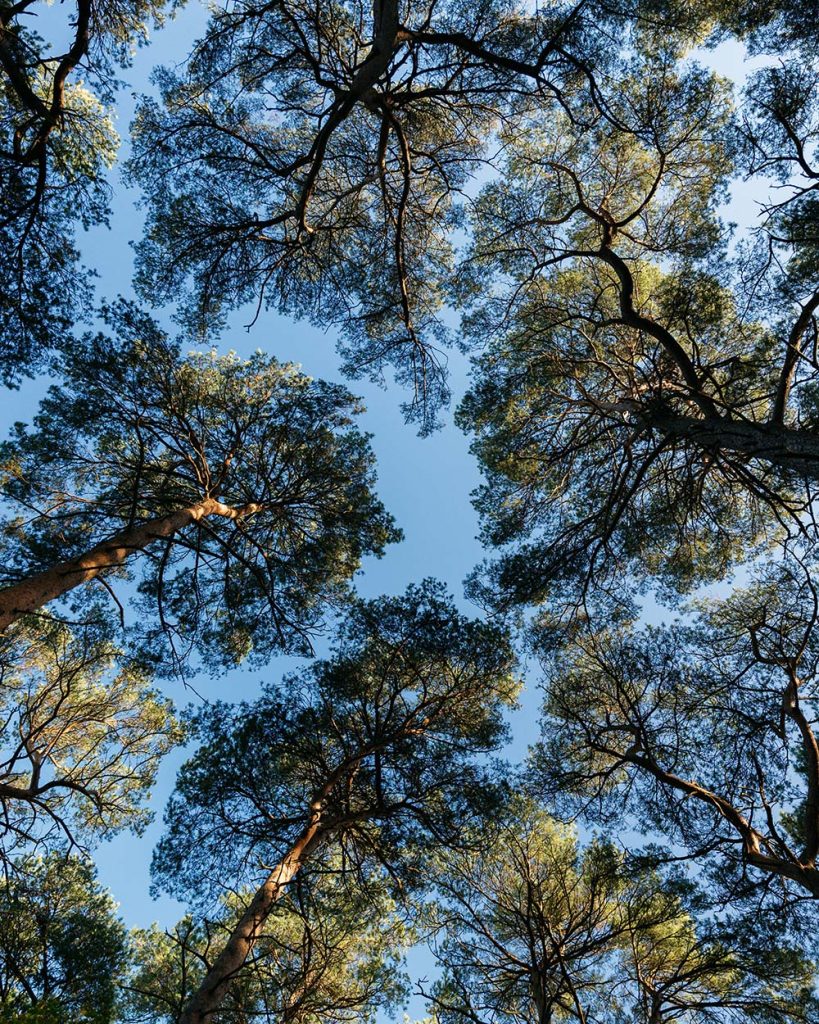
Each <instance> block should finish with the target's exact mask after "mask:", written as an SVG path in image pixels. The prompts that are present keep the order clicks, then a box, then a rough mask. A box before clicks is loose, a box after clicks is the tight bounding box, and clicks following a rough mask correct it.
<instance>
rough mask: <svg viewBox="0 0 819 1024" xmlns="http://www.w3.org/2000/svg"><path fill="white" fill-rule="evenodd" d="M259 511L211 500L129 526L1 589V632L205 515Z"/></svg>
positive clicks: (231, 515) (233, 515) (237, 515)
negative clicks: (86, 549) (69, 557)
mask: <svg viewBox="0 0 819 1024" xmlns="http://www.w3.org/2000/svg"><path fill="white" fill-rule="evenodd" d="M258 510H259V507H258V506H255V505H254V506H246V507H245V508H242V509H234V508H230V507H229V506H228V505H223V504H222V503H221V502H219V501H216V500H214V499H213V498H206V499H205V500H203V501H201V502H198V503H197V504H195V505H190V506H188V507H187V508H182V509H179V510H178V511H176V512H171V513H170V514H169V515H166V516H161V517H159V518H157V519H150V520H148V521H147V522H143V523H140V524H139V525H137V526H131V527H128V528H127V529H125V530H121V531H120V532H119V533H117V534H115V535H114V536H113V537H111V538H110V540H106V541H103V542H102V543H101V544H97V545H96V546H95V547H93V548H91V550H90V551H87V552H86V553H85V554H84V555H80V556H79V557H77V558H72V559H69V560H68V561H67V562H58V563H57V565H54V566H52V567H51V568H50V569H46V570H44V571H43V572H40V573H37V574H36V575H35V576H30V577H28V579H24V580H21V581H20V582H19V583H15V584H13V585H12V586H10V587H5V588H4V589H3V590H0V632H3V631H4V630H6V629H8V627H9V626H10V625H11V624H12V623H13V622H16V621H17V619H19V618H20V617H21V616H23V615H27V614H29V613H30V612H34V611H36V610H37V609H38V608H42V606H43V605H45V604H48V602H49V601H53V600H55V599H56V598H58V597H61V596H62V595H63V594H65V593H67V592H68V591H69V590H72V589H73V588H74V587H76V586H79V584H80V583H85V582H87V581H88V580H92V579H94V578H95V577H96V576H99V574H100V573H101V572H103V571H104V570H105V569H112V568H116V567H117V566H121V565H123V564H124V563H125V562H126V561H127V559H128V558H129V557H130V556H131V555H132V554H134V552H137V551H144V550H145V548H147V547H148V546H149V545H150V544H152V543H153V542H154V541H157V540H167V539H168V538H169V537H172V536H173V535H174V534H175V533H178V532H179V531H180V530H182V529H184V527H186V526H190V525H191V524H192V523H196V522H198V521H199V520H200V519H204V518H206V517H207V516H214V515H215V516H223V517H225V518H228V519H240V518H243V517H244V516H246V515H249V514H251V513H252V512H256V511H258Z"/></svg>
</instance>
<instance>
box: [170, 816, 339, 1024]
mask: <svg viewBox="0 0 819 1024" xmlns="http://www.w3.org/2000/svg"><path fill="white" fill-rule="evenodd" d="M322 839H323V834H322V832H321V830H320V828H319V823H318V821H317V820H315V818H314V820H313V821H312V822H311V823H310V825H308V826H307V828H305V830H304V831H303V832H302V834H301V835H300V836H299V838H298V840H297V841H296V842H295V843H294V844H293V846H292V847H291V849H290V852H289V853H288V854H287V856H286V857H285V858H284V860H283V861H282V862H281V863H280V864H277V865H276V867H275V868H273V870H272V871H271V872H270V874H269V875H268V876H267V878H266V879H265V880H264V882H263V883H262V885H261V886H260V888H259V889H258V891H257V892H256V895H255V896H254V897H253V900H252V901H251V903H250V906H249V907H248V908H247V910H246V911H245V912H244V914H242V916H241V918H240V919H239V922H238V924H237V925H236V927H235V928H234V929H233V931H232V932H231V935H230V938H229V939H228V941H227V944H226V945H225V948H224V949H223V950H222V952H221V953H220V954H219V956H218V957H217V958H216V960H214V962H213V965H212V966H211V968H210V970H209V971H208V973H207V974H206V975H205V977H204V979H203V980H202V983H201V985H200V986H199V988H198V989H197V990H196V991H195V992H194V993H193V995H192V996H191V998H190V999H189V1000H188V1002H187V1004H186V1005H185V1008H184V1009H183V1011H182V1015H181V1017H180V1018H179V1024H210V1020H211V1018H212V1016H213V1014H215V1013H216V1012H217V1011H218V1010H219V1008H220V1006H221V1005H222V1001H223V999H224V998H225V995H226V994H227V990H228V988H229V986H230V983H231V981H232V980H233V979H234V978H235V977H236V975H237V974H238V972H239V971H240V970H241V969H242V967H243V966H244V964H245V961H246V960H247V958H248V956H249V955H250V953H251V951H252V949H253V946H254V945H255V943H256V940H257V939H258V937H259V933H260V932H261V930H262V928H263V927H264V923H265V921H266V920H267V918H268V916H269V914H270V911H271V910H272V909H273V905H274V904H275V903H276V901H277V900H278V899H279V897H280V896H281V895H282V893H283V892H284V889H285V887H286V886H287V884H288V883H289V882H290V881H292V879H293V878H294V877H295V876H296V875H297V874H298V871H299V869H300V868H301V866H302V865H303V864H304V862H305V861H306V860H307V859H308V858H309V857H310V855H311V854H312V853H313V852H314V851H315V850H316V849H317V848H318V847H319V846H320V845H321V842H322Z"/></svg>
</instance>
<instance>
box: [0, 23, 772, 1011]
mask: <svg viewBox="0 0 819 1024" xmlns="http://www.w3.org/2000/svg"><path fill="white" fill-rule="evenodd" d="M204 24H205V14H204V9H203V8H202V6H201V5H199V4H198V3H195V4H192V5H189V6H188V7H186V8H185V9H183V10H182V11H181V12H180V13H179V14H178V16H177V17H176V19H174V20H173V21H172V22H170V23H169V25H168V26H166V27H165V28H164V29H162V30H161V31H159V32H158V33H157V34H156V38H155V40H153V41H152V42H151V45H149V46H147V47H144V48H141V49H140V50H139V51H138V52H137V53H136V55H135V59H134V65H133V67H132V68H131V69H130V70H128V71H127V72H125V74H124V76H123V77H124V78H125V79H126V81H127V87H126V88H125V89H124V90H123V91H122V93H121V96H120V104H119V118H118V122H117V127H118V130H119V131H120V133H121V134H122V136H123V149H122V153H121V156H122V157H123V158H124V157H127V155H128V145H127V134H128V123H129V121H130V118H131V116H132V113H133V108H134V98H133V97H134V94H135V93H138V92H144V91H147V90H148V89H149V88H150V86H149V81H148V79H149V73H150V69H151V68H152V67H154V66H156V65H157V64H163V63H164V64H175V63H180V62H181V61H183V60H184V58H185V56H186V54H187V52H188V50H189V49H190V45H191V43H192V42H193V40H194V38H195V37H196V36H198V35H199V34H200V32H201V30H202V28H203V27H204ZM703 56H704V58H705V61H706V62H707V63H709V64H710V65H711V66H713V67H714V68H715V69H716V70H718V71H719V72H721V73H722V74H726V75H728V76H729V77H732V78H734V79H735V80H738V81H741V79H742V77H743V76H744V72H745V71H746V70H747V68H746V67H744V66H743V53H742V50H741V48H740V47H739V46H737V45H735V44H731V45H724V46H722V47H720V48H719V49H718V50H716V51H713V52H711V53H708V54H704V55H703ZM111 183H112V187H113V190H114V191H113V202H112V205H113V217H112V219H111V225H110V228H105V227H101V228H96V229H94V230H93V231H91V232H90V233H88V234H87V235H85V236H84V237H83V238H81V240H80V241H81V245H82V249H83V252H84V256H85V260H86V262H87V263H88V264H89V265H90V266H92V267H94V268H95V269H96V270H97V271H98V273H99V275H100V276H99V280H98V284H97V294H98V297H99V298H113V297H114V296H115V295H117V294H124V295H129V294H131V289H130V279H131V273H132V251H131V249H130V247H129V244H128V243H129V240H133V239H135V238H138V237H139V234H140V226H141V217H140V214H139V213H138V211H136V210H135V208H134V201H135V199H136V195H135V194H134V193H133V192H129V191H128V190H126V189H125V188H124V187H123V185H122V183H121V181H120V180H119V172H118V170H117V169H116V168H115V169H114V172H113V174H112V177H111ZM727 212H728V216H729V218H730V219H732V220H735V221H739V222H740V223H742V222H745V223H747V222H748V221H749V220H750V219H751V218H752V217H753V215H754V213H755V212H756V207H755V204H754V201H753V199H752V198H751V193H750V191H748V190H744V189H740V190H738V191H735V193H734V195H733V198H732V203H731V205H730V207H729V210H728V211H727ZM248 319H250V317H249V316H245V317H243V316H242V314H241V312H240V313H239V314H237V315H236V316H235V317H234V318H233V320H232V326H231V329H229V330H227V331H226V332H225V333H224V335H223V341H222V344H221V345H220V348H221V349H222V350H227V349H235V350H237V351H238V352H239V353H240V354H249V353H250V352H252V351H253V350H254V349H256V348H262V349H264V350H265V351H268V352H272V353H273V354H275V355H276V356H277V357H278V358H279V359H282V360H290V361H294V362H297V363H299V364H301V366H302V367H303V369H304V371H305V372H307V373H308V374H310V375H311V376H314V377H322V378H324V379H328V380H339V379H341V375H340V373H339V369H338V365H339V360H338V358H337V356H336V353H335V349H334V341H335V339H334V338H333V336H332V335H331V334H328V333H323V332H321V331H318V330H316V329H314V328H312V327H311V326H309V325H308V324H305V323H295V322H293V321H290V320H287V319H284V318H282V317H280V316H277V315H275V314H272V313H266V314H263V315H262V316H261V317H260V318H259V320H258V321H257V323H256V324H255V325H254V327H253V329H252V330H251V331H250V332H248V331H246V330H245V329H244V328H243V326H242V324H243V323H244V322H245V321H246V320H248ZM449 365H450V371H451V375H452V387H453V392H454V396H455V402H454V403H453V407H454V405H456V404H457V400H458V398H459V397H460V395H462V394H463V391H464V390H465V387H466V384H467V374H468V366H467V363H466V360H465V359H464V357H463V356H462V355H461V354H460V353H458V352H456V351H453V352H450V353H449ZM45 386H46V382H44V381H43V380H37V381H32V382H28V383H26V384H24V385H23V387H22V388H21V390H20V391H19V392H14V393H10V394H9V393H7V394H6V395H5V396H4V409H3V416H2V420H3V424H2V425H3V426H5V425H6V424H10V423H11V422H13V421H14V420H15V419H24V420H25V419H28V418H29V417H30V415H31V413H32V412H33V411H34V409H35V407H36V402H37V399H38V397H39V396H40V394H42V392H43V390H44V387H45ZM349 386H350V387H351V389H352V390H353V391H354V392H355V393H356V394H359V395H361V396H362V397H363V398H364V401H365V404H366V407H367V411H366V413H365V414H364V415H363V416H362V417H361V421H360V422H361V426H362V428H363V429H365V430H366V431H368V432H369V433H371V434H372V435H373V439H372V444H373V447H374V449H375V452H376V455H377V459H378V467H379V469H378V491H379V494H380V497H381V498H382V500H383V501H384V503H385V505H386V506H387V508H388V509H389V510H390V511H391V512H392V513H393V515H394V516H395V517H396V519H397V521H398V523H399V525H400V526H401V527H402V529H403V530H404V533H405V541H404V543H403V544H401V545H396V546H393V547H392V548H390V549H389V550H388V552H387V554H386V556H385V557H384V558H383V559H381V560H376V559H368V560H367V562H366V563H365V566H364V570H363V572H362V573H361V575H360V576H359V577H358V580H357V587H358V590H359V592H360V593H361V594H363V595H365V596H374V595H376V594H380V593H399V592H401V591H402V590H403V589H404V588H405V587H406V586H407V584H409V583H410V582H413V581H418V580H420V579H421V578H423V577H425V576H435V577H437V578H439V579H441V580H443V581H445V582H446V583H447V584H448V586H449V588H450V589H451V590H452V592H453V593H454V595H455V597H456V599H457V600H458V602H459V604H460V605H461V606H462V608H463V609H464V610H465V611H470V612H472V613H473V614H478V610H477V609H475V608H470V606H469V605H468V603H467V602H465V601H464V599H463V593H462V584H463V580H464V577H465V576H466V575H467V574H468V573H469V571H470V570H471V569H472V568H473V567H474V566H475V565H476V563H478V562H479V561H480V560H481V559H482V557H483V556H484V552H483V551H482V549H481V546H480V544H479V543H478V541H477V539H476V534H477V532H478V522H477V517H476V515H475V512H474V510H473V508H472V506H471V503H470V493H471V491H472V490H473V489H474V488H475V487H476V486H477V485H478V483H479V474H478V470H477V467H476V465H475V461H474V459H473V458H472V457H471V456H470V454H469V451H468V439H467V438H466V437H464V435H463V434H461V433H460V431H458V430H457V429H456V428H455V427H454V425H453V424H452V421H451V419H452V415H451V410H450V412H449V414H448V416H447V417H446V423H445V425H444V427H443V428H442V429H441V430H439V431H438V432H436V433H435V434H433V435H432V436H431V437H428V438H419V437H418V436H417V435H416V433H415V431H414V428H412V427H410V426H407V425H405V424H404V422H403V420H402V417H401V414H400V409H399V406H400V402H401V400H402V399H403V398H404V397H406V396H404V395H402V393H401V391H400V390H399V389H397V388H395V387H391V388H387V389H380V388H378V387H377V386H375V385H373V384H370V383H367V382H361V381H354V382H351V383H349ZM294 664H296V660H295V659H291V658H281V659H277V660H275V661H274V662H272V663H271V665H270V666H269V668H268V669H267V670H265V671H264V672H262V671H259V670H255V671H250V672H248V671H234V672H232V673H230V674H229V675H227V676H224V677H222V678H219V679H214V680H208V679H196V680H195V685H196V689H197V691H198V692H199V693H202V694H203V695H205V696H212V697H213V696H219V697H220V698H222V699H240V698H242V697H247V696H251V695H252V694H253V693H254V692H255V691H256V689H257V687H258V684H259V682H260V681H261V680H262V679H263V678H265V677H267V678H271V677H277V676H278V675H280V674H281V673H282V672H283V671H286V670H288V669H290V668H292V667H293V666H294ZM527 675H528V677H529V678H528V684H529V685H528V688H527V690H526V691H525V692H524V695H523V701H522V708H521V710H520V711H519V712H518V713H517V714H516V715H515V717H514V722H513V728H514V732H515V740H514V743H513V744H512V746H511V748H510V750H509V752H508V753H509V756H510V757H512V758H518V759H519V758H521V757H523V756H524V754H525V751H526V747H527V745H528V743H530V742H531V741H532V740H533V739H534V738H535V730H536V719H537V706H538V703H539V698H538V694H537V691H536V683H537V679H536V672H535V668H534V667H533V666H529V667H528V671H527ZM167 690H168V692H169V694H170V695H171V696H173V697H174V698H175V699H178V700H179V702H180V703H181V704H184V703H186V702H187V701H188V700H189V699H194V695H193V693H190V692H185V691H184V690H183V688H182V686H181V684H178V683H176V684H168V687H167ZM183 756H184V755H183V753H182V752H181V751H180V752H176V753H174V754H172V755H171V756H169V757H168V759H167V761H166V763H165V765H164V767H163V769H162V771H161V774H160V779H159V784H158V786H157V788H156V791H155V793H154V796H153V800H152V802H153V804H154V806H155V809H156V811H157V818H158V820H157V821H156V822H155V823H154V825H153V826H152V827H151V828H150V829H149V830H148V832H147V834H146V835H145V836H143V837H142V838H135V837H133V836H131V835H129V834H125V835H122V836H120V837H118V838H116V839H115V840H113V841H111V842H109V843H107V844H104V845H103V846H102V847H101V848H99V849H98V850H97V852H96V860H97V863H98V866H99V873H100V878H101V880H102V882H103V883H104V884H105V885H107V886H109V887H110V889H111V890H112V892H113V894H114V896H115V898H116V900H117V901H118V902H119V904H120V908H121V913H122V915H123V917H124V919H125V921H126V923H127V924H128V925H138V926H145V925H148V924H149V923H150V922H151V921H154V920H158V921H159V922H160V923H161V924H162V925H165V926H167V925H170V924H172V923H173V922H174V921H175V920H176V919H177V917H178V916H179V914H180V911H181V909H182V908H181V906H180V905H179V904H176V903H175V901H172V900H169V899H160V900H159V901H153V900H151V898H150V897H149V895H148V887H149V873H148V868H149V863H150V855H151V850H152V847H153V845H154V842H155V840H156V838H157V837H158V835H159V833H160V832H161V810H162V807H163V805H164V802H165V800H166V798H167V795H168V793H169V792H170V789H171V787H172V785H173V778H174V774H175V771H176V769H177V767H178V765H179V763H180V761H181V760H182V758H183ZM417 966H418V967H419V969H420V970H421V971H422V972H424V971H426V970H427V969H428V966H429V963H428V961H425V960H423V959H422V960H420V961H418V963H417ZM412 1009H413V1010H415V1011H416V1012H419V1011H420V1006H418V1004H417V1003H415V1004H414V1005H413V1007H412Z"/></svg>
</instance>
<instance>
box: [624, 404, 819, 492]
mask: <svg viewBox="0 0 819 1024" xmlns="http://www.w3.org/2000/svg"><path fill="white" fill-rule="evenodd" d="M643 419H644V421H645V422H646V424H648V425H649V426H651V427H655V428H656V429H657V430H659V431H660V432H661V433H663V434H665V435H666V437H668V438H670V439H673V440H681V441H690V442H692V443H693V444H696V445H699V446H700V447H701V448H704V449H705V450H706V451H714V452H718V451H723V452H726V451H732V452H737V453H738V454H739V455H742V456H744V457H745V458H747V459H759V460H760V461H761V462H768V463H770V464H772V465H774V466H780V467H782V468H783V469H788V470H794V471H795V472H797V473H800V474H804V475H805V476H807V477H812V478H813V479H818V478H819V434H817V433H814V432H812V431H808V430H805V429H793V428H792V427H783V426H777V425H776V424H767V423H751V422H748V421H745V420H730V419H722V418H720V419H714V418H709V419H697V418H695V417H693V416H684V415H680V414H677V413H674V412H672V411H671V410H659V409H649V410H646V411H645V413H644V414H643Z"/></svg>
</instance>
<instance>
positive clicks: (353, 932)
mask: <svg viewBox="0 0 819 1024" xmlns="http://www.w3.org/2000/svg"><path fill="white" fill-rule="evenodd" d="M251 895H252V894H247V893H235V894H232V895H230V896H228V897H225V898H224V900H223V901H222V902H223V904H224V906H223V908H222V913H221V915H220V916H219V917H218V918H216V919H211V918H208V919H207V920H205V921H203V922H201V923H196V922H195V921H194V920H193V919H192V918H190V917H186V918H184V919H183V920H182V921H180V922H179V923H178V924H177V925H176V926H175V928H174V929H173V931H172V932H163V931H161V930H160V929H159V928H157V927H156V926H153V927H152V928H149V929H146V930H141V931H137V932H134V933H133V934H132V944H133V956H134V961H135V964H136V967H135V969H134V973H133V974H132V976H131V978H130V979H129V981H128V983H127V989H128V991H129V993H130V995H129V1002H128V1004H127V1007H126V1009H125V1010H124V1013H123V1016H124V1019H125V1020H127V1021H134V1022H136V1021H150V1022H151V1024H160V1022H164V1021H168V1022H169V1024H172V1022H174V1021H176V1019H177V1017H176V1014H177V1013H178V1012H179V1010H180V1009H181V1007H182V1006H184V1004H185V1002H186V1001H187V999H188V998H189V997H190V995H191V993H192V992H193V991H195V989H196V988H197V986H198V985H199V984H200V982H201V980H202V977H203V975H204V970H203V963H204V962H205V961H212V959H213V957H214V955H215V953H216V952H218V950H219V948H220V947H221V946H222V945H223V944H224V942H225V940H226V938H227V936H228V935H229V934H230V932H231V930H232V929H233V927H234V925H235V923H236V919H237V917H238V916H239V914H240V913H241V911H242V909H243V905H244V904H245V903H246V902H247V901H248V900H249V898H250V896H251ZM409 939H410V935H409V932H408V930H407V929H406V927H405V926H404V925H403V924H402V923H401V921H400V919H399V918H398V917H397V916H396V914H395V908H394V906H393V905H392V903H391V901H390V900H389V899H388V898H387V896H386V895H385V893H384V892H383V890H381V889H379V888H378V887H377V886H370V887H368V888H367V890H366V892H365V893H362V891H361V890H360V889H358V888H356V887H350V886H348V885H344V884H343V883H340V882H338V881H337V880H335V879H334V877H333V876H332V875H327V876H324V877H323V878H322V877H317V878H315V879H313V880H312V883H311V885H310V886H309V889H308V887H306V886H301V885H298V884H296V886H295V888H294V889H293V890H292V891H291V892H290V893H288V894H287V895H286V896H285V897H284V898H283V899H282V900H281V901H280V902H279V903H277V904H276V906H275V907H274V908H273V910H272V912H271V914H270V916H269V918H268V919H267V922H266V923H265V926H264V928H263V930H262V932H261V934H260V936H259V938H258V939H257V941H256V944H255V945H254V949H253V955H252V958H251V960H250V961H249V962H248V963H247V964H246V965H245V967H244V968H243V970H242V971H241V972H240V973H239V974H238V976H236V977H235V978H234V979H233V981H232V982H231V986H230V988H229V990H228V994H227V997H226V999H225V1003H224V1005H223V1007H222V1009H221V1010H220V1011H219V1012H218V1013H217V1014H216V1015H215V1016H214V1018H213V1019H214V1021H218V1022H219V1024H240V1022H242V1021H246V1020H251V1019H252V1020H261V1021H265V1020H269V1021H273V1022H275V1021H280V1020H282V1019H285V1020H287V1021H288V1022H292V1024H314V1022H317V1021H319V1020H323V1019H325V1018H326V1017H328V1016H330V1017H331V1019H332V1020H333V1021H337V1022H338V1024H370V1022H373V1021H374V1020H375V1016H376V1013H378V1012H382V1013H383V1012H389V1011H390V1010H392V1009H396V1008H398V1007H399V1006H400V1005H401V1003H402V1002H403V1000H404V999H405V998H406V995H407V989H408V984H407V979H406V977H405V976H404V975H403V973H402V972H401V955H402V949H403V947H404V946H406V944H407V943H408V941H409Z"/></svg>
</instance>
